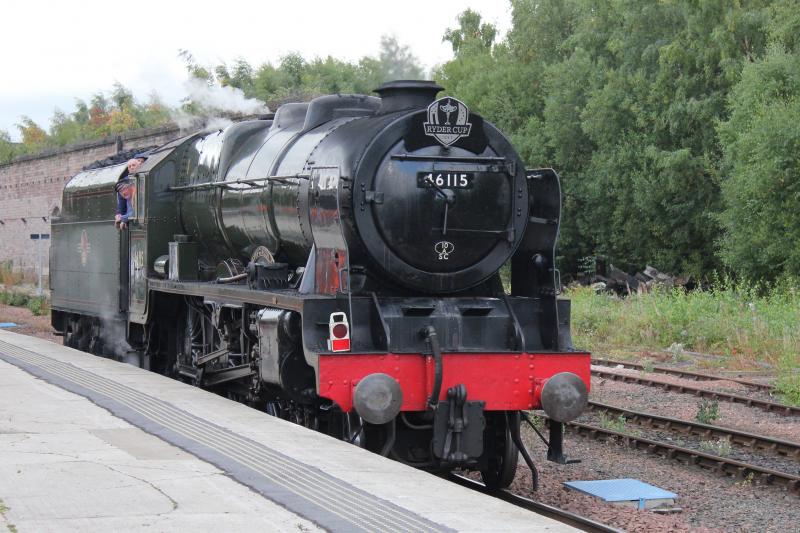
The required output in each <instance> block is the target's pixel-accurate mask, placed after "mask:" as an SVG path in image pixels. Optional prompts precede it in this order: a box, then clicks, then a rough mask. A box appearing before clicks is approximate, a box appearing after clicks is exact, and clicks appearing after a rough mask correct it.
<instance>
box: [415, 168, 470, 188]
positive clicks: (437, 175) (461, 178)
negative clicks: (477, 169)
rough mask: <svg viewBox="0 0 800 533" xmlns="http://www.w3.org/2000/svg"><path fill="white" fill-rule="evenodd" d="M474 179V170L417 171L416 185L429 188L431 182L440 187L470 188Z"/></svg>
mask: <svg viewBox="0 0 800 533" xmlns="http://www.w3.org/2000/svg"><path fill="white" fill-rule="evenodd" d="M474 179H475V173H474V172H455V171H446V170H445V171H437V172H418V173H417V187H420V188H430V187H432V185H431V183H433V184H435V185H436V186H437V187H439V188H440V189H471V188H472V180H474Z"/></svg>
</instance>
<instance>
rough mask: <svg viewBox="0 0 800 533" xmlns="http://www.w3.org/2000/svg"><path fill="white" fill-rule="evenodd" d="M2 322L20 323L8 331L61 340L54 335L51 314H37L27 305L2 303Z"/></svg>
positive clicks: (0, 318)
mask: <svg viewBox="0 0 800 533" xmlns="http://www.w3.org/2000/svg"><path fill="white" fill-rule="evenodd" d="M0 322H14V323H15V324H19V326H18V327H16V328H9V329H8V331H13V332H14V333H21V334H23V335H30V336H32V337H39V338H40V339H45V340H48V341H52V342H60V340H61V339H60V338H59V337H55V336H54V335H53V328H52V327H51V326H50V317H49V316H36V315H34V314H33V313H31V312H30V310H29V309H28V308H27V307H13V306H10V305H3V304H0Z"/></svg>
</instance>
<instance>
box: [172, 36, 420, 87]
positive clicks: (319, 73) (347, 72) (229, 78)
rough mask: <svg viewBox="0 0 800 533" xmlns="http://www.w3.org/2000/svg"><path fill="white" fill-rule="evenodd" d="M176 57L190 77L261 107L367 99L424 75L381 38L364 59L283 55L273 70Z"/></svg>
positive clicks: (405, 50) (405, 53)
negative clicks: (348, 96)
mask: <svg viewBox="0 0 800 533" xmlns="http://www.w3.org/2000/svg"><path fill="white" fill-rule="evenodd" d="M181 57H183V59H184V61H185V62H186V67H187V70H188V72H189V74H190V75H191V76H192V77H195V78H199V79H202V80H204V81H206V82H207V83H209V84H214V83H219V84H220V85H222V86H231V87H236V88H238V89H241V90H242V91H243V93H244V95H245V96H247V97H250V98H257V99H259V100H262V101H264V102H283V101H297V100H309V99H311V98H314V97H315V96H320V95H323V94H332V93H359V94H369V93H371V92H372V90H373V89H376V88H377V87H378V86H380V84H381V83H383V82H385V81H389V80H395V79H419V78H421V77H423V76H424V73H423V71H422V68H421V67H420V66H419V61H418V59H417V58H416V57H415V56H414V55H413V54H412V53H411V51H410V49H409V47H408V46H406V45H402V44H400V43H399V42H398V40H397V39H396V38H395V37H391V36H386V35H384V36H383V37H381V42H380V47H379V50H378V54H377V55H376V56H364V57H362V58H361V59H360V60H359V61H358V62H348V61H343V60H340V59H336V58H334V57H331V56H327V57H316V58H314V59H311V60H308V59H305V58H303V57H302V56H301V55H300V54H298V53H294V52H293V53H289V54H287V55H285V56H283V57H282V58H281V59H280V61H279V62H278V64H277V65H273V64H271V63H264V64H263V65H261V66H259V67H257V68H254V67H253V66H251V65H250V64H249V63H247V62H246V61H245V60H243V59H237V60H236V61H234V63H233V64H232V65H231V66H228V65H227V64H225V63H222V64H220V65H217V66H216V67H213V68H206V67H201V66H199V65H198V64H197V63H196V62H195V60H194V58H193V57H192V55H191V54H189V53H188V52H186V51H185V50H183V51H181Z"/></svg>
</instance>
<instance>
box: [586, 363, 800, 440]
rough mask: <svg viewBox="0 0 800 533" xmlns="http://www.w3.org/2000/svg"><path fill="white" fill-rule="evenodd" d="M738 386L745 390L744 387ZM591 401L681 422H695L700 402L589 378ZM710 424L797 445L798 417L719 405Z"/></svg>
mask: <svg viewBox="0 0 800 533" xmlns="http://www.w3.org/2000/svg"><path fill="white" fill-rule="evenodd" d="M616 371H617V370H615V372H616ZM634 372H636V371H634ZM648 376H652V374H648ZM658 379H659V380H661V377H660V376H659V378H658ZM669 381H670V382H671V383H678V384H686V385H688V384H690V383H696V382H694V381H691V380H682V379H679V378H672V377H670V378H669ZM715 383H718V382H716V381H705V382H703V385H702V386H703V388H707V384H711V385H712V386H713V384H715ZM728 383H730V382H728ZM734 385H738V384H734ZM738 386H741V387H745V386H744V385H738ZM709 388H710V387H709ZM745 388H746V387H745ZM591 398H592V400H594V401H596V402H600V403H607V404H610V405H616V406H620V407H625V408H627V409H632V410H634V411H646V412H652V413H654V414H659V415H662V416H671V417H674V418H681V419H684V420H695V416H696V415H697V411H698V406H699V404H700V402H701V398H698V397H697V396H694V395H692V394H681V393H677V392H666V391H664V390H662V389H658V388H654V387H647V386H645V385H637V384H635V383H621V382H618V381H612V380H608V379H601V378H592V392H591ZM710 423H712V424H714V425H716V426H721V427H729V428H735V429H739V430H742V431H748V432H750V433H757V434H759V435H768V436H770V437H774V438H779V439H784V440H788V441H792V442H797V443H800V417H797V416H785V415H780V414H777V413H771V412H767V411H764V410H762V409H759V408H757V407H748V406H746V405H744V404H736V403H731V402H725V401H719V416H718V418H717V419H716V420H714V421H712V422H710Z"/></svg>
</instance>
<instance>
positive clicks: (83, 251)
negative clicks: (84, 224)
mask: <svg viewBox="0 0 800 533" xmlns="http://www.w3.org/2000/svg"><path fill="white" fill-rule="evenodd" d="M91 251H92V244H91V243H90V242H89V234H88V233H86V230H83V231H81V242H79V243H78V254H80V256H81V266H86V263H87V262H88V261H89V253H90V252H91Z"/></svg>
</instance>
